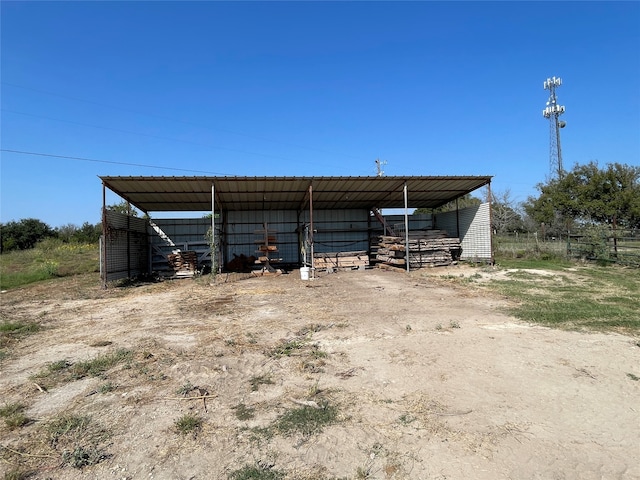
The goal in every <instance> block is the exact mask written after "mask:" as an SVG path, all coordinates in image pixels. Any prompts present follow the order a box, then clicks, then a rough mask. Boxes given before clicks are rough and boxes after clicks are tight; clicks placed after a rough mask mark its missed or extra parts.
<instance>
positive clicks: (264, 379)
mask: <svg viewBox="0 0 640 480" xmlns="http://www.w3.org/2000/svg"><path fill="white" fill-rule="evenodd" d="M249 383H250V384H251V391H253V392H257V391H258V389H259V388H260V385H273V380H271V376H269V375H258V376H254V377H251V379H250V380H249Z"/></svg>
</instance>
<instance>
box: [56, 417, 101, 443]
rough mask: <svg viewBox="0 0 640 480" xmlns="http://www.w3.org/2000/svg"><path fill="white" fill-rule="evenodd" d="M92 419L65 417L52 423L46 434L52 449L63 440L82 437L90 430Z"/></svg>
mask: <svg viewBox="0 0 640 480" xmlns="http://www.w3.org/2000/svg"><path fill="white" fill-rule="evenodd" d="M90 423H91V418H90V417H88V416H80V415H63V416H61V417H58V418H56V419H54V420H53V421H51V422H50V423H49V424H48V425H47V426H46V427H45V432H46V434H47V438H48V440H49V443H50V444H51V446H52V447H54V448H55V447H56V446H57V445H58V443H59V442H60V441H61V440H62V439H69V438H71V439H75V438H78V437H81V436H82V434H83V433H84V432H86V431H87V430H88V427H89V424H90Z"/></svg>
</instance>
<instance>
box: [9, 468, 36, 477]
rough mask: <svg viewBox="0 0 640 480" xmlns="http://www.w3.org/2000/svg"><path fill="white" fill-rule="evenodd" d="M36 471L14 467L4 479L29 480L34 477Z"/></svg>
mask: <svg viewBox="0 0 640 480" xmlns="http://www.w3.org/2000/svg"><path fill="white" fill-rule="evenodd" d="M34 474H35V473H34V472H33V471H31V470H23V469H22V468H12V469H11V470H7V471H6V472H5V474H4V480H27V479H28V478H32V477H33V475H34Z"/></svg>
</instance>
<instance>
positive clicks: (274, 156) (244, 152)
mask: <svg viewBox="0 0 640 480" xmlns="http://www.w3.org/2000/svg"><path fill="white" fill-rule="evenodd" d="M0 111H2V112H6V113H13V114H16V115H25V116H27V117H34V118H42V119H45V120H53V121H55V122H63V123H69V124H71V125H80V126H82V127H90V128H98V129H102V130H110V131H112V132H119V133H127V134H130V135H140V136H143V137H149V138H157V139H160V140H169V141H173V142H182V143H189V144H191V145H198V146H200V147H207V148H215V149H217V150H224V151H227V152H235V153H242V154H244V155H256V156H259V157H267V158H275V159H277V160H286V161H288V162H292V161H293V160H291V159H290V158H286V157H280V156H277V155H269V154H268V153H257V152H249V151H246V150H238V149H235V148H227V147H218V146H215V145H210V144H206V143H199V142H193V141H191V140H182V139H180V138H171V137H163V136H161V135H152V134H149V133H140V132H132V131H130V130H123V129H120V128H113V127H103V126H100V125H91V124H89V123H82V122H74V121H72V120H63V119H61V118H54V117H47V116H44V115H36V114H34V113H25V112H17V111H15V110H7V109H6V108H3V109H0Z"/></svg>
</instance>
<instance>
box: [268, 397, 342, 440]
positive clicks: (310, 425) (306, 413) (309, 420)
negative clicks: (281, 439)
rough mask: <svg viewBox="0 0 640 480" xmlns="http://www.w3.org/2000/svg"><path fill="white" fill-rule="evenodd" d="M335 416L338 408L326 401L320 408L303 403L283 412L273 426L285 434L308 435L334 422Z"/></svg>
mask: <svg viewBox="0 0 640 480" xmlns="http://www.w3.org/2000/svg"><path fill="white" fill-rule="evenodd" d="M337 418H338V408H337V407H335V406H332V405H329V404H328V403H323V404H322V405H321V406H320V408H314V407H311V406H306V405H305V406H302V407H300V408H295V409H293V410H289V411H287V412H285V413H284V414H283V415H281V416H280V417H279V418H278V419H277V420H276V422H275V424H274V428H275V429H276V431H278V432H279V433H281V434H282V435H285V436H291V435H294V434H301V435H303V436H310V435H313V434H315V433H320V432H322V430H323V429H324V427H325V426H328V425H331V424H333V423H335V422H336V421H337Z"/></svg>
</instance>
